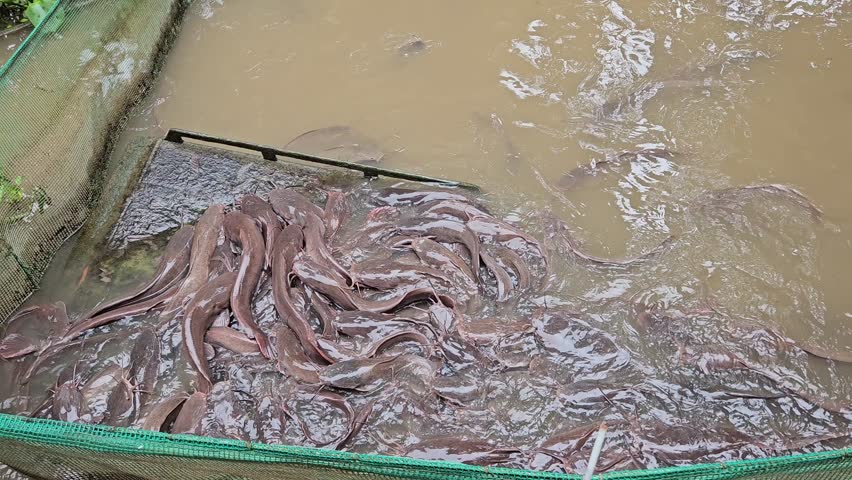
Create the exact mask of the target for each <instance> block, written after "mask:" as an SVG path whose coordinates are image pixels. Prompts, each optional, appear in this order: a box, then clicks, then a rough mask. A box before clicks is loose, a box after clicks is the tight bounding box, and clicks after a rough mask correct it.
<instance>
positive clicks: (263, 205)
mask: <svg viewBox="0 0 852 480" xmlns="http://www.w3.org/2000/svg"><path fill="white" fill-rule="evenodd" d="M240 210H242V212H243V213H245V214H246V215H248V216H250V217H252V218H254V219H255V220H257V222H258V223H259V224H260V226H261V228H262V229H263V236H264V239H265V240H266V268H272V248H273V247H274V246H275V240H276V239H277V238H278V234H279V233H280V232H281V221H280V220H278V216H277V215H275V211H273V210H272V206H271V205H269V203H267V202H265V201H264V200H263V199H262V198H260V197H258V196H257V195H253V194H248V195H244V196H243V198H242V199H240Z"/></svg>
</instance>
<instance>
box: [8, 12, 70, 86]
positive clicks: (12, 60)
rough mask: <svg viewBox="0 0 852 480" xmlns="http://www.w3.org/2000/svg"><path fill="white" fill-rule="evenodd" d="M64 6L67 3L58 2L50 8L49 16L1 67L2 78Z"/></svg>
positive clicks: (42, 20)
mask: <svg viewBox="0 0 852 480" xmlns="http://www.w3.org/2000/svg"><path fill="white" fill-rule="evenodd" d="M64 4H65V2H64V1H63V0H57V1H56V2H55V3H54V4H53V6H52V7H50V10H48V11H47V15H45V16H44V18H42V19H41V21H40V22H39V23H38V25H36V26H35V27H33V29H32V30H31V31H30V33H29V34H28V35H27V38H25V39H24V41H23V42H21V44H20V45H18V48H17V49H15V52H14V53H12V56H11V57H9V59H8V60H6V63H4V64H3V65H0V78H3V75H4V74H5V73H6V71H7V70H9V68H10V67H11V66H12V64H13V63H15V60H17V59H18V57H20V56H21V55H22V54H23V52H24V51H25V50H26V49H27V46H28V45H29V44H30V42H31V41H32V39H33V38H35V37H36V36H37V35H38V34H39V32H41V29H43V28H45V25H47V22H48V20H50V19H51V18H53V12H55V11H57V10H59V8H60V6H61V5H64Z"/></svg>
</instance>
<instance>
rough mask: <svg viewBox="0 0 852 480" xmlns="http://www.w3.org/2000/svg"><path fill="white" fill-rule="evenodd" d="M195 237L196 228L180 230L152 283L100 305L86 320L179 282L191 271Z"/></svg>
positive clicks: (172, 238)
mask: <svg viewBox="0 0 852 480" xmlns="http://www.w3.org/2000/svg"><path fill="white" fill-rule="evenodd" d="M194 235H195V227H192V226H189V225H186V226H183V227H181V228H179V229H178V231H177V232H175V233H174V234H173V235H172V237H171V238H170V239H169V243H168V244H167V245H166V248H165V251H164V253H163V256H162V257H161V259H160V263H159V266H158V267H157V271H156V273H154V278H152V279H151V281H150V282H148V283H147V284H145V285H143V286H142V287H141V288H139V289H138V290H137V291H135V292H133V293H131V294H130V295H126V296H123V297H121V298H117V299H115V300H112V301H110V302H107V303H105V304H101V305H98V306H97V307H95V309H93V310H92V311H91V312H89V313H88V314H87V315H86V316H85V317H84V318H92V317H95V316H97V315H100V314H103V313H106V312H107V311H109V310H111V309H115V308H118V307H121V306H125V305H127V304H130V303H135V302H140V301H144V300H148V299H149V298H151V297H152V296H155V295H158V294H159V293H162V291H163V290H165V289H166V288H168V287H169V286H171V285H172V284H173V283H174V282H176V281H177V280H179V279H180V278H181V277H182V276H183V275H184V274H185V273H186V272H187V270H188V269H189V263H190V252H191V248H192V241H193V237H194Z"/></svg>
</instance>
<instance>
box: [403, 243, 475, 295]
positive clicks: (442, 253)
mask: <svg viewBox="0 0 852 480" xmlns="http://www.w3.org/2000/svg"><path fill="white" fill-rule="evenodd" d="M393 246H394V247H395V248H398V247H408V248H410V249H411V250H413V251H414V253H415V254H416V255H417V258H419V259H420V260H421V261H422V262H423V263H425V264H427V265H431V266H432V267H434V268H438V269H440V270H442V271H444V272H451V271H454V270H458V271H461V272H462V273H463V274H464V275H465V276H466V277H467V278H468V279H470V281H471V282H473V283H472V285H474V286H475V285H476V283H475V282H476V275H474V274H473V271H472V270H471V269H470V266H468V264H467V262H465V261H464V260H463V259H462V258H461V257H460V256H458V255H456V253H455V252H453V251H452V250H450V249H449V248H447V247H445V246H443V245H441V244H440V243H438V242H436V241H434V240H432V239H430V238H425V237H410V238H404V239H401V240H399V241H397V242H396V243H394V245H393Z"/></svg>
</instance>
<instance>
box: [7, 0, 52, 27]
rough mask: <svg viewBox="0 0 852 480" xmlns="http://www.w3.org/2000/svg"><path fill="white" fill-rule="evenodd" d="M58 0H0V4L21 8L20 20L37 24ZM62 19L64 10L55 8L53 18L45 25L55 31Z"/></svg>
mask: <svg viewBox="0 0 852 480" xmlns="http://www.w3.org/2000/svg"><path fill="white" fill-rule="evenodd" d="M58 1H59V0H0V4H2V5H10V6H16V7H19V8H23V9H24V12H23V15H24V18H22V19H21V21H22V22H24V21H29V22H30V23H32V24H33V25H38V24H39V23H40V22H41V21H42V20H44V17H46V16H47V13H48V12H50V9H51V8H53V6H54V5H55V4H56V2H58ZM64 19H65V12H64V11H63V10H62V9H61V8H60V9H59V10H57V12H56V14H55V15H54V17H53V20H52V21H51V23H50V24H49V25H47V27H48V28H49V29H50V31H56V29H57V28H59V24H61V23H62V21H63V20H64Z"/></svg>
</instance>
